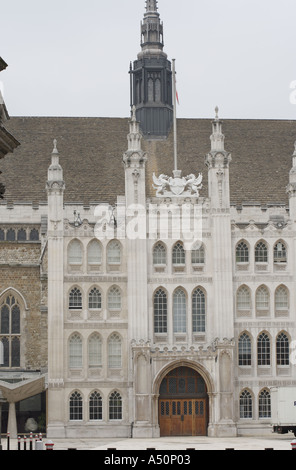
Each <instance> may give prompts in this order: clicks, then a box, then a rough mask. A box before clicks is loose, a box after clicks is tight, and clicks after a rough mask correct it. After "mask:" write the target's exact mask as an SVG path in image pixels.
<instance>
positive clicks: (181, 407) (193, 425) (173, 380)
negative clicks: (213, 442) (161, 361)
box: [158, 366, 209, 436]
mask: <svg viewBox="0 0 296 470" xmlns="http://www.w3.org/2000/svg"><path fill="white" fill-rule="evenodd" d="M158 406H159V409H158V416H159V427H160V436H206V435H207V427H208V421H209V418H208V415H209V412H208V408H209V406H208V394H207V386H206V383H205V381H204V379H203V377H202V376H201V375H200V374H199V373H198V372H197V371H195V370H194V369H192V368H190V367H186V366H182V367H177V368H176V369H173V370H171V371H170V372H168V374H167V375H166V376H165V377H164V378H163V380H162V382H161V385H160V389H159V401H158Z"/></svg>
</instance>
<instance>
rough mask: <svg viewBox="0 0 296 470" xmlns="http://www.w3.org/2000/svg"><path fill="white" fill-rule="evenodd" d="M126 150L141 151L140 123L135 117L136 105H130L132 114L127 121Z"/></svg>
mask: <svg viewBox="0 0 296 470" xmlns="http://www.w3.org/2000/svg"><path fill="white" fill-rule="evenodd" d="M127 140H128V150H129V151H133V152H137V151H141V140H142V135H141V132H140V125H139V122H138V121H137V119H136V107H135V106H133V107H132V115H131V120H130V123H129V134H128V136H127Z"/></svg>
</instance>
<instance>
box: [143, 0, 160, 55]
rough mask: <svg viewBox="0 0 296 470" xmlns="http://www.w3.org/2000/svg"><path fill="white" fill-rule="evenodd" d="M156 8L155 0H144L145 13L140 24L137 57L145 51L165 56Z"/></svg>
mask: <svg viewBox="0 0 296 470" xmlns="http://www.w3.org/2000/svg"><path fill="white" fill-rule="evenodd" d="M157 10H158V8H157V0H146V13H145V14H144V21H143V22H142V24H141V47H142V52H141V53H140V54H139V56H138V58H140V57H141V56H142V55H145V53H149V54H151V53H154V54H158V55H159V54H160V55H165V56H166V54H164V52H163V46H164V43H163V24H162V22H161V21H160V17H159V13H158V11H157Z"/></svg>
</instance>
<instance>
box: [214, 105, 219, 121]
mask: <svg viewBox="0 0 296 470" xmlns="http://www.w3.org/2000/svg"><path fill="white" fill-rule="evenodd" d="M215 113H216V116H215V119H219V108H218V106H216V108H215Z"/></svg>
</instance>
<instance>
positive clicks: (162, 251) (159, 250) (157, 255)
mask: <svg viewBox="0 0 296 470" xmlns="http://www.w3.org/2000/svg"><path fill="white" fill-rule="evenodd" d="M153 264H154V265H164V264H166V248H165V246H164V245H163V244H162V243H157V244H156V245H155V247H154V248H153Z"/></svg>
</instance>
